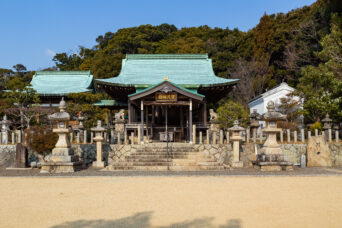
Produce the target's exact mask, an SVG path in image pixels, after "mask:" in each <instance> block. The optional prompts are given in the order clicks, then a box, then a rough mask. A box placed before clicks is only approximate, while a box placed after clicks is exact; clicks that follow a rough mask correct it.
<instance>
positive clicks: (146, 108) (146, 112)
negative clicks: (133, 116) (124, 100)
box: [145, 105, 148, 142]
mask: <svg viewBox="0 0 342 228" xmlns="http://www.w3.org/2000/svg"><path fill="white" fill-rule="evenodd" d="M145 110H146V111H145V114H146V142H147V141H148V127H147V125H148V106H147V105H146V107H145Z"/></svg>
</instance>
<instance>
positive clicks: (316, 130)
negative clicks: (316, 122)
mask: <svg viewBox="0 0 342 228" xmlns="http://www.w3.org/2000/svg"><path fill="white" fill-rule="evenodd" d="M315 136H316V137H317V136H318V129H315Z"/></svg>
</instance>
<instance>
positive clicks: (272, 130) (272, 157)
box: [255, 101, 293, 171]
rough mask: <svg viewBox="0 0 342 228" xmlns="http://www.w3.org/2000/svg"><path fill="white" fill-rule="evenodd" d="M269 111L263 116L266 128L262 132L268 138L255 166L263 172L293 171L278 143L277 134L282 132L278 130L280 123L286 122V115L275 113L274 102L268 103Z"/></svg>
mask: <svg viewBox="0 0 342 228" xmlns="http://www.w3.org/2000/svg"><path fill="white" fill-rule="evenodd" d="M267 110H268V111H267V112H266V113H265V114H264V115H263V119H264V120H265V122H266V128H264V129H263V130H262V131H263V132H264V133H265V134H266V137H267V138H266V141H265V143H264V145H263V147H262V149H261V154H258V155H257V160H256V162H255V164H256V165H257V166H258V167H260V168H261V170H262V171H281V170H282V168H283V167H284V168H286V170H291V169H293V167H292V164H291V163H290V162H287V161H285V159H284V155H283V153H282V150H281V148H280V146H279V145H278V143H277V133H279V132H281V131H282V129H281V128H278V121H279V120H286V115H283V114H281V113H279V112H276V111H275V106H274V102H273V101H269V102H268V103H267Z"/></svg>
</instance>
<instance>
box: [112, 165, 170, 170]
mask: <svg viewBox="0 0 342 228" xmlns="http://www.w3.org/2000/svg"><path fill="white" fill-rule="evenodd" d="M107 170H110V171H122V170H131V171H168V170H169V167H168V166H109V167H108V168H107Z"/></svg>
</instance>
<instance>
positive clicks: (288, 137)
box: [286, 129, 291, 143]
mask: <svg viewBox="0 0 342 228" xmlns="http://www.w3.org/2000/svg"><path fill="white" fill-rule="evenodd" d="M286 135H287V142H288V143H290V142H291V132H290V129H286Z"/></svg>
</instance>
